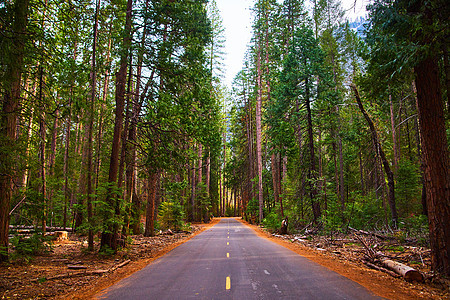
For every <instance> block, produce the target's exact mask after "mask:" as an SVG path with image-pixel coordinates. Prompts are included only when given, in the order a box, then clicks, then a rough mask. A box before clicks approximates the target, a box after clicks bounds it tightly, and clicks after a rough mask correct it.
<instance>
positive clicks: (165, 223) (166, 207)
mask: <svg viewBox="0 0 450 300" xmlns="http://www.w3.org/2000/svg"><path fill="white" fill-rule="evenodd" d="M158 217H159V224H160V226H161V228H162V229H172V230H175V231H176V230H180V229H181V228H182V227H183V224H184V221H183V220H184V212H183V208H182V206H181V205H180V204H178V203H175V202H171V201H164V202H162V203H161V205H160V206H159V210H158Z"/></svg>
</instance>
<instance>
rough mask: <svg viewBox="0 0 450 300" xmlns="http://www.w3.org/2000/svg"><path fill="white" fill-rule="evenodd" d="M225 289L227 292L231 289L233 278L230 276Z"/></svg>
mask: <svg viewBox="0 0 450 300" xmlns="http://www.w3.org/2000/svg"><path fill="white" fill-rule="evenodd" d="M225 289H227V290H229V289H231V278H230V276H227V281H226V284H225Z"/></svg>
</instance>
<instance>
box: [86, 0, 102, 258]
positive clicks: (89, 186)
mask: <svg viewBox="0 0 450 300" xmlns="http://www.w3.org/2000/svg"><path fill="white" fill-rule="evenodd" d="M99 9H100V0H97V1H96V6H95V16H94V32H93V43H92V62H91V72H90V84H91V99H90V101H89V106H88V107H89V109H88V110H89V112H88V124H89V125H88V134H87V137H88V141H87V145H86V146H87V164H86V166H87V182H86V183H87V189H86V192H87V195H86V198H87V215H88V216H87V217H88V225H89V230H88V249H89V250H91V251H92V250H94V231H93V229H92V227H93V219H92V218H93V211H92V196H93V194H94V189H93V187H92V171H93V166H92V165H93V164H92V159H93V158H92V156H93V155H92V131H93V128H94V107H95V105H94V104H95V98H96V93H95V89H96V85H97V71H96V57H95V56H96V50H97V28H98V14H99Z"/></svg>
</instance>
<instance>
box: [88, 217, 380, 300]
mask: <svg viewBox="0 0 450 300" xmlns="http://www.w3.org/2000/svg"><path fill="white" fill-rule="evenodd" d="M97 298H99V299H121V300H124V299H171V300H177V299H243V300H245V299H327V300H328V299H381V298H379V297H377V296H375V295H374V294H373V293H371V292H370V291H369V290H367V289H366V288H364V287H363V286H361V285H359V284H357V283H355V282H353V281H351V280H350V279H347V278H345V277H343V276H341V275H339V274H337V273H335V272H333V271H330V270H328V269H327V268H325V267H322V266H320V265H319V264H316V263H314V262H312V261H310V260H308V259H307V258H305V257H303V256H300V255H298V254H296V253H295V252H293V251H291V250H289V249H286V248H284V247H283V246H280V245H278V244H276V243H273V242H271V241H269V240H267V239H264V238H261V237H259V236H257V235H256V233H255V232H254V231H253V230H252V229H251V228H249V227H248V226H245V225H244V224H242V223H241V222H239V221H237V220H235V219H231V218H230V219H222V220H221V221H220V222H219V223H217V224H216V225H215V226H214V227H212V228H211V229H208V230H206V231H204V232H202V233H200V234H199V235H197V236H195V237H193V238H192V239H190V240H188V241H187V242H186V243H184V244H182V245H180V246H178V247H177V248H175V249H174V250H172V251H171V252H169V253H168V254H166V255H164V256H162V257H160V258H159V259H157V260H155V261H154V262H152V263H151V264H149V265H148V266H147V267H145V268H144V269H142V270H140V271H138V272H136V273H134V274H133V275H131V276H130V277H128V278H125V279H123V280H121V281H120V282H118V283H117V284H115V285H113V286H111V287H109V288H108V289H106V290H105V291H103V292H102V293H100V294H99V295H97Z"/></svg>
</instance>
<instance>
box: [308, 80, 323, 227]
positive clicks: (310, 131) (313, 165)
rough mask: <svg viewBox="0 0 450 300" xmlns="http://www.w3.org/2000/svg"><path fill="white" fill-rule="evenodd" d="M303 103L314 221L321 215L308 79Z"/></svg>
mask: <svg viewBox="0 0 450 300" xmlns="http://www.w3.org/2000/svg"><path fill="white" fill-rule="evenodd" d="M305 87H306V88H305V94H306V96H305V104H306V112H307V116H306V117H307V122H308V124H307V127H308V128H307V130H308V147H309V158H310V162H309V163H310V168H309V179H310V180H312V181H313V182H311V181H310V183H309V185H310V191H309V194H310V198H311V205H312V210H313V215H314V222H316V221H317V220H318V219H319V218H320V215H321V212H320V203H318V202H317V199H316V196H317V186H316V180H315V179H317V176H316V172H317V169H316V157H315V154H314V135H313V126H312V113H311V102H310V99H309V83H308V79H306V80H305Z"/></svg>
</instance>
